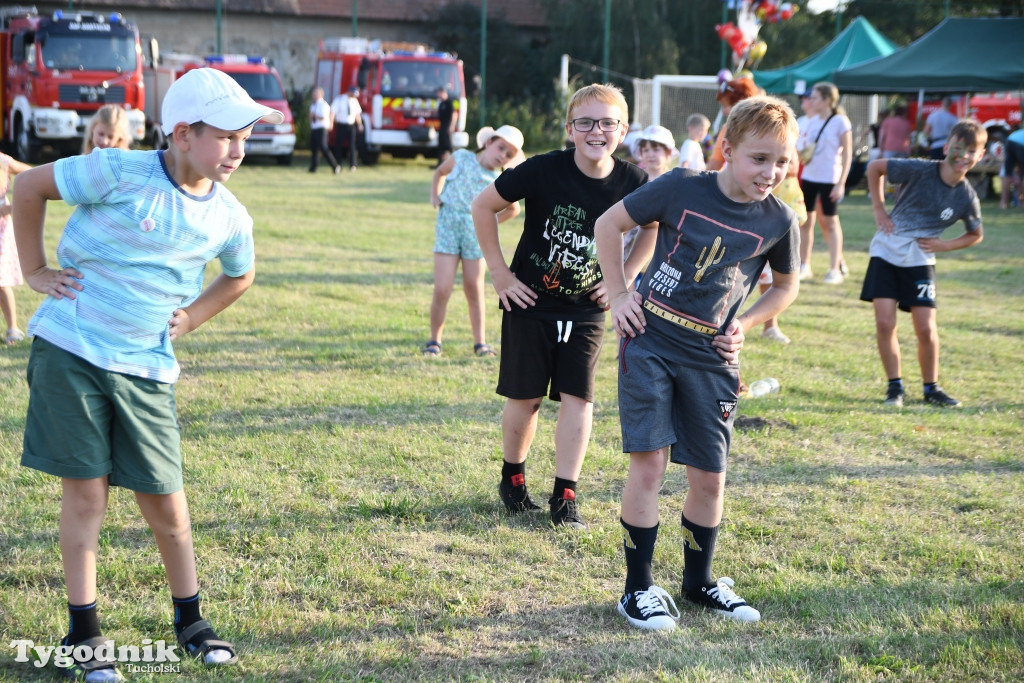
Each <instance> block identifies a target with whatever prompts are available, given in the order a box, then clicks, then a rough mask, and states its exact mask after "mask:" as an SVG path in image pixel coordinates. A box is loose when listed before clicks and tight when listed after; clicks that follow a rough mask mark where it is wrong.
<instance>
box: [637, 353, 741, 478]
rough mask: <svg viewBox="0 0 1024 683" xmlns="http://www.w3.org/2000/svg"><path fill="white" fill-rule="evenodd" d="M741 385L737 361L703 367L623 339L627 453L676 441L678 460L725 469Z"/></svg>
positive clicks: (674, 450)
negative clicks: (669, 359) (673, 359)
mask: <svg viewBox="0 0 1024 683" xmlns="http://www.w3.org/2000/svg"><path fill="white" fill-rule="evenodd" d="M739 385H740V378H739V369H738V367H737V366H724V365H723V366H722V368H703V369H699V370H698V369H695V368H690V367H686V366H683V365H679V364H673V363H669V362H667V361H666V360H665V359H664V358H662V357H661V356H658V355H657V354H654V353H652V352H650V351H648V350H647V349H645V348H643V347H641V346H639V344H637V343H636V342H635V341H633V340H629V339H627V340H624V341H623V342H622V343H621V344H620V346H619V422H620V423H621V426H622V450H623V452H625V453H637V452H643V451H654V450H657V449H659V448H664V447H666V446H671V447H672V449H671V458H672V462H674V463H678V464H681V465H690V466H692V467H696V468H697V469H700V470H704V471H706V472H724V471H725V467H726V458H727V457H728V455H729V444H730V443H731V441H732V424H733V421H734V419H735V417H736V399H737V394H738V392H739Z"/></svg>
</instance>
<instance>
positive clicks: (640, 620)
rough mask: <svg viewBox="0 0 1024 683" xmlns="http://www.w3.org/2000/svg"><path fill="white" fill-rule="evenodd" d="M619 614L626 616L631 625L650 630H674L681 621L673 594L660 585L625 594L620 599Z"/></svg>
mask: <svg viewBox="0 0 1024 683" xmlns="http://www.w3.org/2000/svg"><path fill="white" fill-rule="evenodd" d="M619 614H621V615H622V616H624V617H626V621H628V622H629V623H630V625H631V626H635V627H636V628H642V629H645V630H648V631H672V630H675V628H676V622H677V621H679V610H678V609H677V608H676V603H675V602H674V601H673V600H672V596H670V595H669V594H668V593H666V592H665V590H664V589H663V588H659V587H658V586H651V587H650V588H648V589H647V590H645V591H635V592H633V593H626V594H625V595H623V596H622V599H621V600H619Z"/></svg>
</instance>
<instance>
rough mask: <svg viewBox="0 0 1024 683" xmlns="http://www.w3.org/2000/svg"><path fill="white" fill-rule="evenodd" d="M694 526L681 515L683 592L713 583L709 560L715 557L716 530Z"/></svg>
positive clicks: (714, 528)
mask: <svg viewBox="0 0 1024 683" xmlns="http://www.w3.org/2000/svg"><path fill="white" fill-rule="evenodd" d="M720 527H721V525H718V526H716V527H710V528H709V527H706V526H699V525H697V524H694V523H693V522H691V521H690V520H688V519H686V515H683V590H684V591H689V590H696V589H699V588H700V587H701V586H708V585H711V584H712V583H714V579H713V578H711V560H712V559H713V558H714V556H715V543H716V542H717V541H718V529H719V528H720Z"/></svg>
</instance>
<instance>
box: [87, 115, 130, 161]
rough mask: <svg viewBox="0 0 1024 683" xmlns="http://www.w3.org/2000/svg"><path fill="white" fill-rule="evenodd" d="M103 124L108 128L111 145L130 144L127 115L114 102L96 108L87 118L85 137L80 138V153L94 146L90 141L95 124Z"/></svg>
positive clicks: (119, 147) (123, 145) (125, 145)
mask: <svg viewBox="0 0 1024 683" xmlns="http://www.w3.org/2000/svg"><path fill="white" fill-rule="evenodd" d="M101 123H102V124H103V125H104V126H106V127H107V128H109V129H110V134H111V142H110V146H111V147H117V148H118V149H128V147H129V145H130V144H131V133H130V131H129V130H128V115H127V114H126V113H125V111H124V109H122V108H121V107H119V106H117V105H116V104H105V105H103V106H102V107H100V108H99V109H97V110H96V113H95V114H94V115H93V117H92V118H91V119H90V120H89V125H88V126H87V127H86V129H85V137H83V138H82V154H88V153H89V152H91V151H92V150H93V149H94V148H95V147H96V146H95V145H94V144H93V143H92V134H93V131H94V130H95V129H96V126H98V125H99V124H101Z"/></svg>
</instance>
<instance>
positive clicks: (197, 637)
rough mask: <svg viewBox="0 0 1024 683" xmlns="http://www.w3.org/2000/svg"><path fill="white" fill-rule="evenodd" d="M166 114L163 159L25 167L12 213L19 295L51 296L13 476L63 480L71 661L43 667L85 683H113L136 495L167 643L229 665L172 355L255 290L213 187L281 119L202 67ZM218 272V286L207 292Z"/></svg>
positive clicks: (240, 233) (242, 234) (245, 221)
mask: <svg viewBox="0 0 1024 683" xmlns="http://www.w3.org/2000/svg"><path fill="white" fill-rule="evenodd" d="M162 114H163V119H162V120H163V131H164V133H165V134H166V135H167V139H168V143H169V148H168V149H167V150H162V151H125V150H120V149H104V150H98V151H96V152H95V153H93V154H87V155H82V156H76V157H71V158H67V159H61V160H59V161H57V162H55V163H51V164H46V165H44V166H39V167H36V168H33V169H31V170H29V171H26V172H25V173H23V174H22V175H21V177H19V178H18V203H17V205H16V207H15V209H14V219H15V221H16V225H17V227H16V230H15V233H16V236H17V241H18V249H19V252H20V254H21V265H22V270H23V271H24V274H25V280H26V281H27V282H28V284H29V286H31V287H32V289H34V290H35V291H37V292H40V293H42V294H46V295H47V297H46V299H45V300H44V301H43V303H42V304H41V305H40V307H39V310H38V311H37V312H36V314H35V316H34V317H33V318H32V320H31V322H30V323H29V327H28V331H29V334H31V335H33V336H34V337H35V340H34V341H33V344H32V353H31V356H30V358H29V363H28V369H27V377H28V383H29V406H28V416H27V418H26V425H25V439H24V451H23V453H22V459H21V462H22V464H23V465H25V466H27V467H31V468H34V469H37V470H41V471H43V472H47V473H49V474H54V475H56V476H59V477H61V487H62V496H61V501H62V502H61V516H60V530H59V539H60V548H61V557H62V560H63V564H64V578H65V583H66V585H67V591H68V610H69V616H70V619H69V622H70V625H69V628H68V634H67V636H65V638H64V639H63V641H62V642H61V644H62V645H65V646H74V647H75V649H74V651H73V653H72V654H71V655H70V656H66V657H62V658H57V657H55V658H54V663H55V664H56V665H57V666H59V667H61V668H63V670H64V673H65V674H67V675H68V676H69V677H71V678H75V679H77V680H85V681H89V682H90V683H95V682H97V681H113V680H119V678H120V674H119V673H118V672H117V670H116V668H115V667H114V662H113V661H112V659H111V658H108V657H105V656H103V655H102V654H101V653H102V652H109V651H110V649H109V647H107V648H101V646H103V645H104V644H105V643H109V642H111V641H108V640H107V639H105V638H104V637H103V636H102V635H101V631H100V627H99V620H98V617H97V614H96V564H97V556H98V554H99V547H98V546H99V532H100V526H101V524H102V522H103V517H104V514H105V512H106V508H107V499H108V495H109V488H110V486H111V485H113V486H121V487H124V488H128V489H131V490H132V491H133V492H134V493H135V498H136V500H137V502H138V504H139V508H140V510H141V511H142V515H143V517H144V518H145V519H146V522H147V523H148V524H149V527H150V529H152V531H153V535H154V536H155V537H156V543H157V546H158V548H159V550H160V555H161V558H162V560H163V564H164V567H165V569H166V572H167V580H168V583H169V584H170V589H171V597H172V601H173V603H174V630H175V635H176V636H177V640H178V644H179V645H180V646H181V647H182V648H183V649H184V650H185V651H186V652H188V653H189V654H191V655H193V656H195V657H198V658H201V659H202V660H203V661H204V662H205V663H207V664H224V663H228V662H233V661H235V652H234V648H233V646H232V645H231V644H230V643H228V642H225V641H223V640H220V639H219V638H218V637H217V634H216V633H215V632H214V630H213V627H212V626H211V625H210V623H209V622H208V621H206V620H204V619H203V618H202V617H201V615H200V610H199V583H198V578H197V575H196V564H195V556H194V553H193V546H192V529H191V522H190V520H189V513H188V504H187V502H186V499H185V494H184V491H183V481H182V466H181V465H182V462H181V450H180V433H179V426H178V419H177V412H176V408H175V399H174V382H175V381H176V380H177V378H178V374H179V366H178V363H177V361H176V360H175V357H174V350H173V348H172V342H175V341H176V340H178V339H180V338H181V337H183V336H184V335H185V334H187V333H189V332H191V331H192V330H195V329H196V328H197V327H199V326H200V325H202V324H203V323H205V322H206V321H207V320H209V319H210V318H212V317H213V316H215V315H216V314H218V313H220V312H221V311H222V310H224V309H225V308H226V307H227V306H228V305H230V304H231V303H232V302H234V301H235V300H236V299H237V298H238V297H240V296H241V295H242V294H243V293H244V292H245V290H246V289H248V288H249V285H250V284H252V281H253V278H254V277H255V252H254V249H253V239H252V218H250V217H249V214H248V213H247V212H246V210H245V207H244V206H242V205H241V204H240V203H239V202H238V200H237V199H235V197H234V196H233V195H232V194H231V193H230V192H229V191H228V190H227V189H226V188H224V187H223V186H222V185H221V183H223V182H224V181H226V180H227V179H228V177H229V176H230V175H231V173H232V172H233V171H234V170H235V169H237V168H238V166H239V164H240V163H241V162H242V158H243V157H244V155H245V141H246V139H247V138H248V137H249V134H250V133H251V132H252V127H253V125H254V124H255V123H256V122H257V121H259V120H261V119H266V120H268V121H271V122H273V123H281V122H282V120H283V116H282V115H281V113H280V112H278V111H275V110H273V109H270V108H268V107H264V106H263V105H260V104H257V103H256V102H254V101H253V100H252V98H250V97H249V96H248V95H247V94H246V92H245V91H244V90H243V89H242V88H241V87H240V86H239V85H238V84H237V83H236V82H235V81H234V80H233V79H232V78H231V77H230V76H228V75H226V74H224V73H222V72H220V71H217V70H215V69H210V68H202V69H195V70H193V71H189V72H187V73H186V74H185V75H184V76H182V77H181V78H179V79H178V80H177V81H175V83H174V84H173V85H172V86H171V87H170V89H169V90H168V91H167V94H166V96H165V98H164V103H163V112H162ZM57 199H63V200H64V201H65V202H67V203H68V204H72V205H75V206H76V208H75V210H74V212H73V213H72V215H71V218H70V219H69V220H68V222H67V225H66V226H65V228H64V232H63V234H62V236H61V239H60V243H59V244H58V245H57V260H58V266H57V267H56V268H51V267H49V266H48V265H47V262H46V251H45V249H44V245H43V224H44V219H45V214H46V202H47V201H49V200H57ZM214 258H216V259H219V261H220V264H221V269H222V273H221V274H220V275H218V276H217V277H216V278H214V280H213V281H212V282H211V283H210V284H209V286H207V287H206V288H205V289H203V274H204V271H205V268H206V264H207V263H208V262H209V261H211V260H213V259H214ZM82 646H84V647H82ZM97 648H100V649H97ZM114 651H115V652H116V650H114Z"/></svg>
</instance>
